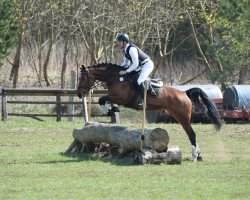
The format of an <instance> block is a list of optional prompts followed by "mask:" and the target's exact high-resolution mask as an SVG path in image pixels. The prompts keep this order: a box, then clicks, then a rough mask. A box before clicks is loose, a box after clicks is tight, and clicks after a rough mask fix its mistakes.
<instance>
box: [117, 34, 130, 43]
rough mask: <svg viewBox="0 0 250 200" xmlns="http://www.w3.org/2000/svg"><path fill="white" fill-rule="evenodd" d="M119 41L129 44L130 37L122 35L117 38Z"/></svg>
mask: <svg viewBox="0 0 250 200" xmlns="http://www.w3.org/2000/svg"><path fill="white" fill-rule="evenodd" d="M117 41H126V42H128V41H129V37H128V35H127V34H120V35H118V37H117Z"/></svg>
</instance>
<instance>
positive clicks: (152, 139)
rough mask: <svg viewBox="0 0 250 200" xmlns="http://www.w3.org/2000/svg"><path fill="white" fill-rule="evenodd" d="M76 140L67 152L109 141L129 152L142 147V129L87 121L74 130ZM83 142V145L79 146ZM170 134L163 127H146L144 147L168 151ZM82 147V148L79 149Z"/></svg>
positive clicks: (122, 150) (121, 151)
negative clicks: (83, 125)
mask: <svg viewBox="0 0 250 200" xmlns="http://www.w3.org/2000/svg"><path fill="white" fill-rule="evenodd" d="M73 138H74V141H73V142H72V144H71V145H70V146H69V148H68V150H67V151H66V152H65V153H67V154H68V153H71V152H76V151H78V152H80V151H82V152H84V148H86V147H89V146H90V144H95V143H102V142H105V143H108V144H109V145H111V146H113V147H118V152H119V153H120V154H128V153H130V152H133V151H136V150H139V149H140V146H141V129H134V128H127V127H123V126H112V125H108V124H102V123H92V122H88V123H86V125H85V127H83V128H82V129H74V130H73ZM79 142H80V144H82V147H79V146H81V145H79ZM168 143H169V135H168V133H167V131H166V130H164V129H162V128H146V129H145V131H144V140H143V148H144V149H152V150H155V151H156V152H166V151H167V149H168ZM79 148H81V149H79Z"/></svg>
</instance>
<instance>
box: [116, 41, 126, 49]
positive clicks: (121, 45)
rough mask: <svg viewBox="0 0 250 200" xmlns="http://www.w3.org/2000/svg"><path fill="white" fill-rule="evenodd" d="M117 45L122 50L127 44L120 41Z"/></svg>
mask: <svg viewBox="0 0 250 200" xmlns="http://www.w3.org/2000/svg"><path fill="white" fill-rule="evenodd" d="M117 44H118V45H119V47H120V48H124V46H125V44H126V42H124V41H118V42H117Z"/></svg>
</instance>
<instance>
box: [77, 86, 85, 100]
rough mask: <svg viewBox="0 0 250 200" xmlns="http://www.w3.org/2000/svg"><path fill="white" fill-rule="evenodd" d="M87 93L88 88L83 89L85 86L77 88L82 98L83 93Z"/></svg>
mask: <svg viewBox="0 0 250 200" xmlns="http://www.w3.org/2000/svg"><path fill="white" fill-rule="evenodd" d="M85 94H87V90H86V89H83V88H79V87H78V88H77V96H78V97H79V98H80V99H81V98H82V95H85Z"/></svg>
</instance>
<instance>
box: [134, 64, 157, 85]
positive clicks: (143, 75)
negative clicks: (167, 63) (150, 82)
mask: <svg viewBox="0 0 250 200" xmlns="http://www.w3.org/2000/svg"><path fill="white" fill-rule="evenodd" d="M153 69H154V63H153V62H152V61H151V60H149V61H148V62H147V63H145V64H144V65H143V66H141V72H140V75H139V78H138V80H137V83H138V85H140V84H141V83H143V82H144V81H145V80H147V79H148V76H149V74H150V73H151V72H152V71H153Z"/></svg>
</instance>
